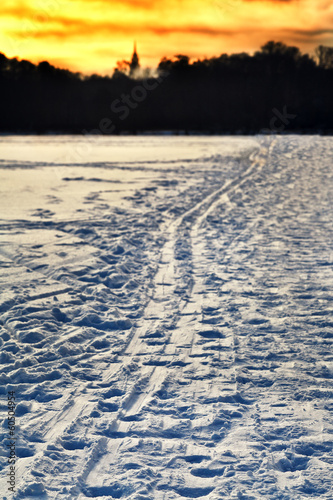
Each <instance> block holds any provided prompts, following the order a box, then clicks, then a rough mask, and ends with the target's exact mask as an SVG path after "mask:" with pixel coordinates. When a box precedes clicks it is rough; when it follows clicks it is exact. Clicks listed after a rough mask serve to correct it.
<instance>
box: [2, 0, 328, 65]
mask: <svg viewBox="0 0 333 500" xmlns="http://www.w3.org/2000/svg"><path fill="white" fill-rule="evenodd" d="M134 40H136V41H137V45H138V53H139V56H140V61H141V64H142V65H144V66H151V67H155V66H156V65H157V64H158V62H159V60H160V59H161V58H162V57H163V56H168V57H172V56H173V55H175V54H179V53H182V54H187V55H189V56H190V57H191V58H202V57H205V56H207V57H211V56H213V55H220V54H222V53H231V52H243V51H245V52H250V53H251V52H253V51H255V50H257V49H258V48H259V47H260V46H261V45H263V44H264V43H265V42H266V41H268V40H275V41H283V42H285V43H287V44H290V45H297V46H298V47H300V48H301V49H302V51H303V52H309V53H313V50H314V48H315V47H316V46H317V45H320V44H323V45H333V2H332V1H331V0H274V1H273V0H269V1H268V0H158V1H155V0H1V7H0V52H3V53H4V54H5V55H6V56H7V57H15V56H17V57H18V58H19V59H29V60H31V61H32V62H35V63H37V62H40V61H42V60H48V61H50V62H51V63H52V64H54V65H56V66H60V67H66V68H70V69H71V70H74V71H81V72H83V73H93V72H96V73H102V74H111V73H112V71H113V69H114V67H115V66H116V62H117V61H118V60H122V59H127V60H128V59H129V58H130V57H131V54H132V51H133V41H134Z"/></svg>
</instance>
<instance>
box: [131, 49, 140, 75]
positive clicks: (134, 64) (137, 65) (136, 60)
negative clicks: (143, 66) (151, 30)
mask: <svg viewBox="0 0 333 500" xmlns="http://www.w3.org/2000/svg"><path fill="white" fill-rule="evenodd" d="M138 68H140V63H139V56H138V54H137V50H136V42H134V52H133V55H132V60H131V62H130V75H131V76H132V75H133V74H134V72H135V70H137V69H138Z"/></svg>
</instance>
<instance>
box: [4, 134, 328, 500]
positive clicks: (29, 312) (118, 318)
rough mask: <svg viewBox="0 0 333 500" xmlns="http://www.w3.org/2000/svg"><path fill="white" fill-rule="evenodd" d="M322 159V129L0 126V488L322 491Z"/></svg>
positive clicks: (26, 491)
mask: <svg viewBox="0 0 333 500" xmlns="http://www.w3.org/2000/svg"><path fill="white" fill-rule="evenodd" d="M332 164H333V141H332V139H331V138H323V137H319V136H318V137H317V136H313V137H297V136H285V137H261V136H258V137H254V138H246V137H237V138H235V137H233V138H229V137H224V138H221V137H149V136H148V137H118V138H111V139H110V138H94V139H93V140H90V142H89V141H88V140H87V139H86V138H77V137H70V136H58V137H43V138H40V137H1V138H0V185H1V191H2V195H1V201H0V205H1V211H0V233H1V247H0V267H1V273H0V289H1V295H0V313H1V315H0V380H1V385H0V391H1V406H0V410H1V423H2V426H1V430H0V457H1V459H0V466H1V469H0V492H1V494H2V498H4V499H6V498H7V499H11V498H15V499H21V498H36V497H37V498H42V499H59V500H65V499H66V500H71V499H78V500H84V499H89V498H98V499H113V498H121V499H129V500H174V499H175V500H176V499H188V498H202V499H205V500H218V499H247V500H264V499H265V500H266V499H267V500H303V499H317V500H319V499H331V498H333V491H332V472H333V471H332V468H333V454H332V430H333V428H332V407H333V405H332V403H333V386H332V378H333V355H332V338H333V319H332V301H333V293H332V289H333V277H332V264H333V259H332V256H333V226H332V221H333V201H332ZM8 391H15V394H16V398H17V400H16V401H17V408H16V422H17V430H16V433H17V442H16V453H17V456H18V460H17V463H16V491H15V493H14V494H12V493H10V492H8V489H7V476H6V474H7V473H8V464H7V460H8V447H7V443H8V429H7V420H6V412H7V406H6V400H7V393H8Z"/></svg>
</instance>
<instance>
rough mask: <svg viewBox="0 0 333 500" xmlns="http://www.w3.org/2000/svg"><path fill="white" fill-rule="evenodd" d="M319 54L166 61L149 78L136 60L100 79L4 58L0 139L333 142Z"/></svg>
mask: <svg viewBox="0 0 333 500" xmlns="http://www.w3.org/2000/svg"><path fill="white" fill-rule="evenodd" d="M316 54H317V61H315V60H314V59H312V58H311V57H310V56H309V55H307V54H302V53H301V52H300V50H299V49H298V48H297V47H290V46H287V45H285V44H283V43H281V42H273V41H271V42H268V43H266V44H265V45H264V46H263V47H262V48H261V50H260V51H258V52H256V53H255V54H254V55H249V54H247V53H241V54H232V55H227V54H222V55H221V56H219V57H213V58H209V59H208V58H207V59H202V60H196V61H193V62H191V61H190V59H189V57H188V56H186V55H182V54H179V55H176V56H175V57H173V58H171V59H170V58H163V59H162V60H161V62H160V63H159V66H158V68H157V70H156V71H155V73H152V72H149V71H144V70H141V69H140V67H139V60H138V57H137V55H136V52H135V54H134V55H135V56H136V58H133V59H132V62H131V63H127V62H126V61H123V62H121V63H119V64H118V67H117V69H116V70H115V71H114V73H113V75H112V76H110V77H103V76H99V75H91V76H83V75H82V74H80V73H73V72H71V71H69V70H64V69H59V68H55V67H54V66H52V65H51V64H49V63H48V62H46V61H44V62H41V63H39V64H38V65H35V64H32V63H31V62H29V61H26V60H21V61H19V60H18V59H17V58H13V59H8V58H7V57H6V56H5V55H4V54H1V53H0V91H1V113H0V131H1V132H4V133H7V132H8V133H46V132H59V133H80V134H82V133H83V134H91V133H94V134H117V133H123V132H129V133H137V132H143V131H152V132H155V131H156V132H157V131H164V130H171V131H175V132H176V131H184V132H188V133H191V132H194V131H198V132H202V133H230V134H232V133H244V134H247V133H257V132H260V131H265V132H266V133H267V132H270V131H271V132H280V131H295V132H305V133H313V132H322V133H331V132H332V131H333V99H332V88H333V48H330V47H323V46H321V47H318V49H317V51H316Z"/></svg>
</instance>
